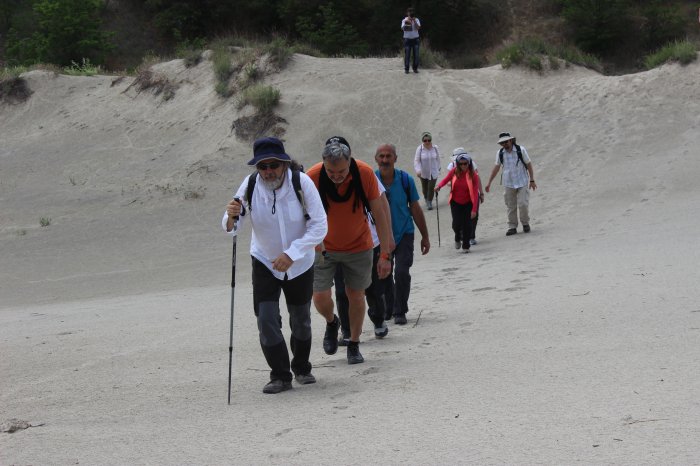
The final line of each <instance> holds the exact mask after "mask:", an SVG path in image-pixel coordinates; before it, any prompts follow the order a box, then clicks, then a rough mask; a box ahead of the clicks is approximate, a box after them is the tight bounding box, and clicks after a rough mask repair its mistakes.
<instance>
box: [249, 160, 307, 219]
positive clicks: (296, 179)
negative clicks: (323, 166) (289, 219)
mask: <svg viewBox="0 0 700 466" xmlns="http://www.w3.org/2000/svg"><path fill="white" fill-rule="evenodd" d="M299 173H301V171H300V170H297V169H292V189H293V190H294V194H295V195H296V196H297V200H298V201H299V203H300V204H301V210H302V211H303V212H304V219H306V220H307V221H308V220H310V219H311V216H310V215H309V212H308V211H307V210H306V200H305V199H304V190H303V189H301V176H300V175H299ZM257 180H258V172H257V171H256V172H255V173H252V174H251V175H250V176H249V177H248V186H246V188H245V198H246V201H247V202H248V210H249V211H252V209H253V190H255V183H256V182H257Z"/></svg>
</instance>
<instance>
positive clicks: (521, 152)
mask: <svg viewBox="0 0 700 466" xmlns="http://www.w3.org/2000/svg"><path fill="white" fill-rule="evenodd" d="M513 147H515V151H516V152H517V153H518V162H520V163H522V164H523V167H524V166H525V161H524V160H523V150H522V149H521V148H520V146H519V145H517V144H513ZM504 150H505V149H504V148H503V147H501V150H499V151H498V159H499V160H500V161H501V165H503V151H504ZM492 154H493V152H492ZM518 162H515V166H516V167H517V166H518Z"/></svg>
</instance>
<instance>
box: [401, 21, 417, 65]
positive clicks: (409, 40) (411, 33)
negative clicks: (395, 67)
mask: <svg viewBox="0 0 700 466" xmlns="http://www.w3.org/2000/svg"><path fill="white" fill-rule="evenodd" d="M401 30H402V31H403V67H404V72H405V73H406V74H408V68H409V66H410V65H411V53H413V72H414V73H418V64H419V54H418V49H419V48H420V39H419V33H418V31H419V30H420V20H419V19H418V18H417V17H416V14H415V12H414V11H413V8H409V9H408V10H406V17H405V18H404V19H403V20H402V21H401Z"/></svg>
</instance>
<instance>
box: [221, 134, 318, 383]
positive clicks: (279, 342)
mask: <svg viewBox="0 0 700 466" xmlns="http://www.w3.org/2000/svg"><path fill="white" fill-rule="evenodd" d="M253 154H254V157H253V158H252V159H251V160H250V161H249V162H248V165H255V168H256V173H253V174H252V175H249V176H247V177H246V179H245V180H243V183H242V184H241V186H240V187H239V188H238V191H237V192H236V194H235V196H234V198H233V200H231V201H230V202H229V203H228V205H227V206H226V212H225V213H224V217H223V219H222V226H223V227H224V229H225V230H226V231H227V232H228V233H229V234H230V235H232V236H235V235H237V234H238V231H239V230H240V228H241V225H242V224H243V223H244V220H245V219H246V218H248V219H249V221H250V223H251V225H252V227H253V234H252V239H251V242H250V255H251V256H252V260H253V266H252V275H253V307H254V312H255V315H256V317H257V321H258V330H259V334H260V346H261V347H262V351H263V354H264V356H265V359H266V360H267V364H268V365H269V366H270V369H271V371H270V382H268V383H267V385H265V387H264V388H263V393H280V392H283V391H285V390H289V389H290V388H292V372H293V373H294V378H295V379H296V381H297V383H299V384H302V385H306V384H310V383H314V382H316V379H315V378H314V376H313V375H312V374H311V363H310V362H309V354H310V352H311V312H310V309H311V297H312V295H313V283H314V248H315V247H316V245H318V244H319V243H321V242H322V241H323V238H324V237H325V236H326V233H327V231H328V223H327V219H326V212H325V210H324V209H323V204H322V202H321V198H320V196H319V194H318V190H317V189H316V186H315V185H314V182H313V181H311V179H310V178H309V177H308V176H306V175H305V174H304V173H301V172H300V171H299V170H297V169H296V167H295V166H294V165H293V162H292V159H291V157H290V156H289V155H288V154H286V153H285V150H284V145H283V144H282V141H280V140H279V139H276V138H262V139H258V140H257V141H255V144H254V145H253ZM296 177H298V181H297V178H296ZM251 183H254V184H252V186H251ZM251 188H252V189H251ZM297 188H298V190H299V191H301V193H297V192H295V190H296V189H297ZM281 292H284V297H285V301H286V303H287V311H288V312H289V326H290V328H291V331H292V335H291V338H290V347H291V349H292V356H293V359H292V361H291V364H290V361H289V352H288V351H287V344H286V342H285V340H284V335H283V334H282V328H281V323H282V319H281V317H280V306H279V298H280V294H281Z"/></svg>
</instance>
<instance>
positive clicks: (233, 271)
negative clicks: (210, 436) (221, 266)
mask: <svg viewBox="0 0 700 466" xmlns="http://www.w3.org/2000/svg"><path fill="white" fill-rule="evenodd" d="M234 200H236V201H238V202H240V199H238V198H237V197H236V198H234ZM234 220H238V217H234ZM236 238H237V236H234V237H233V255H232V257H233V258H232V260H231V326H230V331H229V340H228V404H231V367H232V364H233V298H234V296H235V292H236Z"/></svg>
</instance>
